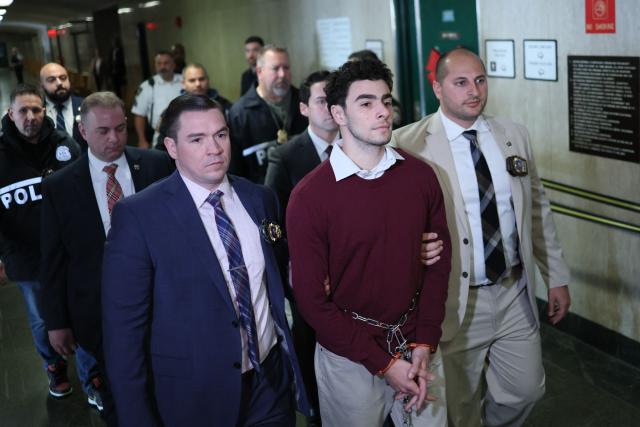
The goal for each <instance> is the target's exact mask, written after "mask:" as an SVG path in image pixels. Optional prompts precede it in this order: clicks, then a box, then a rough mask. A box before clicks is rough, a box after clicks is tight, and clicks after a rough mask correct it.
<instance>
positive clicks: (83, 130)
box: [78, 120, 87, 141]
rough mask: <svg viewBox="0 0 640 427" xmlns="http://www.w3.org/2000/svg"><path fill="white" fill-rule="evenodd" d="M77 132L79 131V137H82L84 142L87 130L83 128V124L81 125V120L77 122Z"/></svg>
mask: <svg viewBox="0 0 640 427" xmlns="http://www.w3.org/2000/svg"><path fill="white" fill-rule="evenodd" d="M78 130H79V131H80V135H82V138H83V139H84V140H85V141H86V140H87V129H86V128H85V127H84V123H82V120H80V121H79V122H78Z"/></svg>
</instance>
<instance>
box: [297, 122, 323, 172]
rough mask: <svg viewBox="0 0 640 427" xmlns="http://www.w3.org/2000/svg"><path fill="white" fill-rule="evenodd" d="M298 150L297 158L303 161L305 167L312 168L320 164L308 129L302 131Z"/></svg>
mask: <svg viewBox="0 0 640 427" xmlns="http://www.w3.org/2000/svg"><path fill="white" fill-rule="evenodd" d="M298 150H299V155H300V157H299V158H300V159H301V161H303V162H304V167H305V169H308V170H312V169H313V168H315V167H316V166H318V165H319V164H320V162H321V160H320V157H319V156H318V152H317V151H316V147H315V145H313V141H311V137H310V136H309V132H308V131H304V134H303V135H302V137H301V138H300V143H299V145H298ZM305 175H306V173H305Z"/></svg>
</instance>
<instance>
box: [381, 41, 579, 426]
mask: <svg viewBox="0 0 640 427" xmlns="http://www.w3.org/2000/svg"><path fill="white" fill-rule="evenodd" d="M433 89H434V92H435V94H436V96H437V97H438V99H439V100H440V109H439V110H438V112H437V113H435V114H432V115H430V116H428V117H426V118H424V119H422V120H421V121H419V122H417V123H414V124H412V125H409V126H406V127H404V128H402V129H399V130H397V131H395V132H394V140H395V144H396V145H397V146H399V147H401V148H403V149H405V150H408V151H410V152H412V153H414V154H416V155H417V156H419V157H421V158H422V159H424V160H425V161H427V162H428V163H429V164H430V165H431V166H432V167H433V168H434V170H435V171H436V175H437V176H438V180H439V182H440V185H441V186H442V190H443V193H444V197H445V205H446V211H447V223H448V224H449V231H450V233H451V242H452V246H453V247H452V252H453V255H452V266H451V267H452V268H451V275H450V276H449V277H450V279H449V296H448V300H447V307H446V316H445V320H444V323H443V325H442V326H443V328H442V329H443V336H442V340H441V348H442V352H443V358H444V368H445V377H446V382H447V387H446V391H447V405H448V414H449V425H450V426H455V427H458V426H478V425H487V426H519V425H521V424H522V423H523V422H524V420H525V418H526V417H527V415H528V414H529V412H530V411H531V409H532V407H533V405H534V404H535V402H536V401H537V400H538V399H539V398H540V397H541V396H542V395H543V393H544V382H545V380H544V370H543V367H542V357H541V347H540V334H539V321H538V317H537V310H536V302H535V294H534V286H533V285H534V283H535V273H534V264H537V265H538V267H539V269H540V272H541V274H542V277H543V278H544V280H545V282H546V284H547V285H548V288H549V294H548V297H549V309H548V315H549V318H550V320H551V322H552V323H554V324H555V323H557V322H558V321H560V320H561V319H562V318H563V317H564V316H565V314H566V313H567V311H568V309H569V305H570V297H569V291H568V287H567V284H568V281H569V271H568V268H567V266H566V264H565V262H564V260H563V259H562V251H561V249H560V245H559V244H558V240H557V236H556V229H555V225H554V223H553V219H552V216H551V211H550V208H549V202H548V201H547V199H546V198H545V195H544V192H543V188H542V185H541V183H540V179H539V177H538V174H537V171H536V167H535V163H534V159H533V152H532V149H531V145H530V143H529V135H528V133H527V130H526V129H525V128H524V127H523V126H521V125H518V124H515V123H512V122H511V121H509V120H506V119H502V118H493V117H489V116H486V115H483V114H482V111H483V109H484V106H485V104H486V101H487V93H488V88H487V78H486V72H485V67H484V64H483V63H482V61H481V60H480V58H479V57H478V56H476V55H475V54H474V53H472V52H470V51H468V50H466V49H462V48H459V49H455V50H453V51H451V52H449V53H448V54H446V55H443V57H442V58H441V60H440V61H439V63H438V66H437V71H436V81H435V82H434V84H433ZM505 164H506V165H507V167H505ZM483 378H484V381H483ZM484 382H486V387H484V385H483V383H484ZM483 392H484V394H483Z"/></svg>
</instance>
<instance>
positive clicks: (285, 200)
mask: <svg viewBox="0 0 640 427" xmlns="http://www.w3.org/2000/svg"><path fill="white" fill-rule="evenodd" d="M268 157H269V165H268V167H267V176H266V177H265V180H264V184H265V185H266V186H267V187H269V188H271V189H272V190H273V191H274V192H275V193H276V194H277V195H278V199H279V201H280V206H282V211H283V213H284V212H286V210H287V205H288V204H289V196H290V195H291V191H293V187H295V186H296V184H298V182H300V180H301V179H302V178H304V177H305V175H307V174H308V173H309V172H311V171H312V170H313V169H314V168H315V167H316V166H318V165H319V164H320V157H318V152H317V151H316V148H315V146H314V145H313V142H312V141H311V137H310V136H309V132H308V131H306V130H305V131H304V132H303V133H301V134H300V135H297V136H295V137H294V138H293V139H291V141H289V142H287V143H286V144H284V145H281V146H279V147H276V148H275V149H273V150H271V151H269V155H268ZM283 222H284V223H286V221H284V220H283Z"/></svg>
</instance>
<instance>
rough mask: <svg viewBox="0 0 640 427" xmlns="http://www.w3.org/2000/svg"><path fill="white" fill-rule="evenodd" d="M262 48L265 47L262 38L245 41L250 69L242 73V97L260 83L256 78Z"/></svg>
mask: <svg viewBox="0 0 640 427" xmlns="http://www.w3.org/2000/svg"><path fill="white" fill-rule="evenodd" d="M262 46H264V41H263V40H262V37H259V36H249V37H247V39H246V40H245V41H244V57H245V59H246V60H247V64H248V65H249V68H247V69H246V70H245V72H244V73H242V78H241V79H240V96H242V95H244V94H245V93H247V91H248V90H249V89H251V86H253V85H255V84H256V82H257V81H258V78H257V76H256V60H257V59H258V54H259V53H260V49H262Z"/></svg>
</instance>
